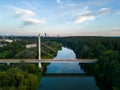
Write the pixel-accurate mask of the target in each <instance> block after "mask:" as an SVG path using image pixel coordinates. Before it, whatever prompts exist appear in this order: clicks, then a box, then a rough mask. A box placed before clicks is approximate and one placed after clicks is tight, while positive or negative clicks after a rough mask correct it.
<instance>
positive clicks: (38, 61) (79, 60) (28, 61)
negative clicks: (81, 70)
mask: <svg viewBox="0 0 120 90" xmlns="http://www.w3.org/2000/svg"><path fill="white" fill-rule="evenodd" d="M96 61H97V60H96V59H94V60H93V59H91V60H90V59H42V60H38V59H0V63H20V62H25V63H51V62H56V63H62V62H64V63H65V62H67V63H73V62H78V63H96Z"/></svg>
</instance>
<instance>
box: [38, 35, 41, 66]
mask: <svg viewBox="0 0 120 90" xmlns="http://www.w3.org/2000/svg"><path fill="white" fill-rule="evenodd" d="M38 60H41V38H40V34H39V35H38ZM38 67H39V68H42V64H41V62H39V63H38Z"/></svg>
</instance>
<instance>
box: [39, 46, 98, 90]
mask: <svg viewBox="0 0 120 90" xmlns="http://www.w3.org/2000/svg"><path fill="white" fill-rule="evenodd" d="M60 58H61V59H67V58H70V59H75V58H76V55H75V53H74V52H73V51H72V50H70V49H68V48H64V47H62V50H60V51H58V53H57V56H56V57H55V59H60ZM46 73H47V74H49V73H57V74H60V73H84V72H83V70H82V69H81V68H80V65H79V64H78V63H77V62H75V63H67V62H66V63H55V62H54V63H51V64H49V65H48V67H47V71H46ZM40 82H41V83H40V85H39V86H38V88H37V90H99V88H98V87H97V86H96V83H95V78H94V77H85V76H83V77H72V76H71V77H44V76H43V77H42V79H41V81H40Z"/></svg>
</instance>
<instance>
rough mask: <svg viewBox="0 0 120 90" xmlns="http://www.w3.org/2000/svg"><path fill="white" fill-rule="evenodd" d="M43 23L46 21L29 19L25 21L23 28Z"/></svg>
mask: <svg viewBox="0 0 120 90" xmlns="http://www.w3.org/2000/svg"><path fill="white" fill-rule="evenodd" d="M43 23H45V21H43V20H40V19H32V18H27V19H24V22H23V26H27V25H34V24H43Z"/></svg>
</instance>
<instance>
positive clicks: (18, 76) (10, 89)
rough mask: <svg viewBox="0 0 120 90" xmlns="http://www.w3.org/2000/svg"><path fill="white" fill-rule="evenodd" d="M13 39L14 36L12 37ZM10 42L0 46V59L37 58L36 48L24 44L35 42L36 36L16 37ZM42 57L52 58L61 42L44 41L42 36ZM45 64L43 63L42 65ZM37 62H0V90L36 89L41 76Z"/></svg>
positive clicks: (59, 47)
mask: <svg viewBox="0 0 120 90" xmlns="http://www.w3.org/2000/svg"><path fill="white" fill-rule="evenodd" d="M12 39H14V38H12ZM17 40H18V41H16V40H14V41H13V42H12V43H8V42H1V43H4V44H6V45H5V46H3V47H0V59H15V58H18V59H33V58H34V59H35V58H36V59H37V58H38V49H37V47H34V48H26V44H32V43H37V38H36V37H17ZM41 46H42V58H53V57H55V56H56V54H57V50H58V49H61V44H59V43H57V42H49V41H47V40H46V41H44V38H42V44H41ZM51 48H52V49H51ZM43 66H45V65H43ZM41 73H42V72H41V71H40V68H38V66H37V64H26V63H24V62H21V63H20V64H10V65H9V66H7V64H0V90H36V87H37V86H38V84H39V83H40V78H41V76H42V74H41Z"/></svg>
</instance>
